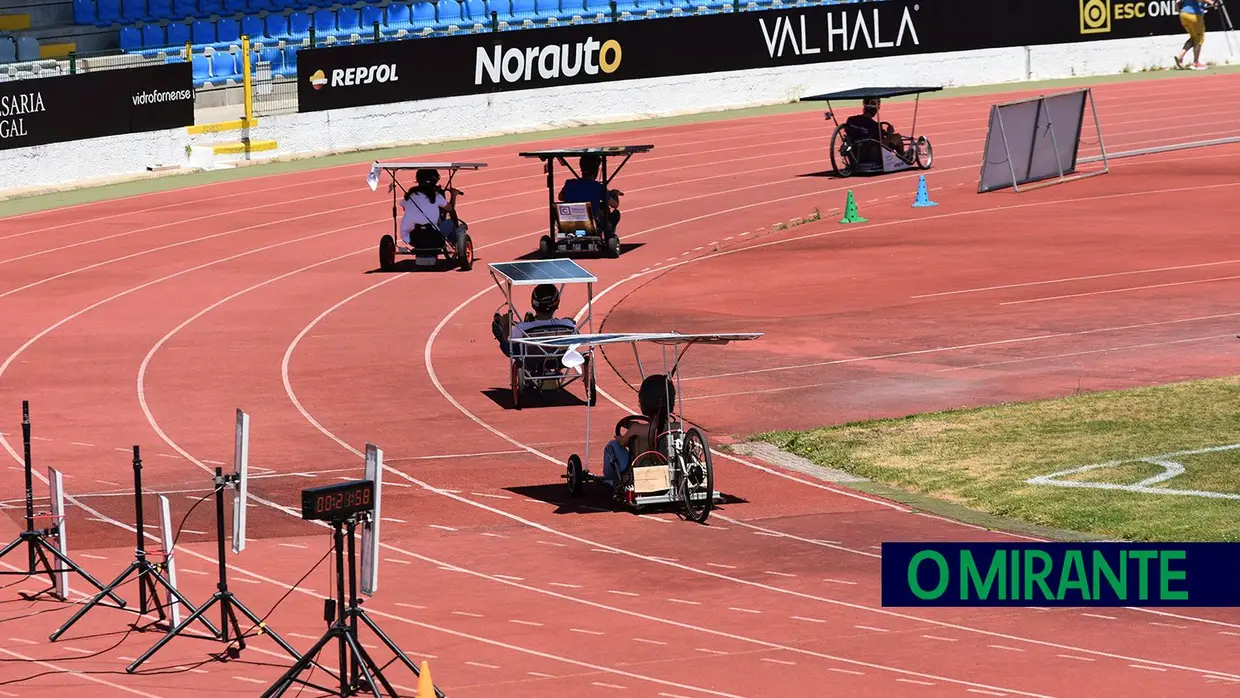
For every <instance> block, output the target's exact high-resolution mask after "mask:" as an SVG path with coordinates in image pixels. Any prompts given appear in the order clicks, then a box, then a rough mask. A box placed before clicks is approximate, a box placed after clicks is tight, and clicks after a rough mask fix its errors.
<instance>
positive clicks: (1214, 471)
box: [753, 376, 1240, 541]
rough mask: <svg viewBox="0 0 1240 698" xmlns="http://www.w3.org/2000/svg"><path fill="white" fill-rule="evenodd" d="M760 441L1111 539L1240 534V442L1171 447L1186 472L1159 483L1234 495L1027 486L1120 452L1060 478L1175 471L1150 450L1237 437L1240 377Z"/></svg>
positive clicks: (1128, 478) (1120, 478) (959, 503)
mask: <svg viewBox="0 0 1240 698" xmlns="http://www.w3.org/2000/svg"><path fill="white" fill-rule="evenodd" d="M753 439H754V440H756V441H764V442H767V443H770V444H773V445H775V446H778V447H779V448H782V449H784V450H786V451H789V452H791V453H794V454H796V455H799V456H801V457H803V458H807V459H809V460H811V461H813V462H814V463H817V464H818V465H821V466H825V467H830V468H834V469H837V470H843V471H846V472H849V473H853V474H855V475H860V476H861V477H864V478H867V479H869V480H871V481H874V482H875V483H879V484H880V485H887V486H890V487H892V488H897V491H899V492H904V493H910V495H911V496H912V498H911V499H910V498H906V497H902V498H903V499H905V501H910V502H911V503H914V504H918V503H919V502H918V499H919V498H920V499H921V501H922V502H925V501H927V500H925V497H930V498H933V499H935V500H938V501H941V502H944V503H946V505H947V506H948V507H949V508H953V509H954V508H957V507H965V508H968V509H972V510H975V511H979V512H984V513H985V514H990V515H994V516H998V517H1004V518H1006V519H1014V520H1016V521H1019V522H1025V523H1027V524H1033V525H1035V526H1041V527H1050V528H1052V529H1059V530H1067V531H1077V532H1082V533H1086V534H1093V535H1096V536H1103V537H1108V538H1121V539H1126V540H1151V541H1159V540H1164V541H1172V540H1174V541H1214V540H1217V541H1240V448H1233V449H1228V450H1219V451H1213V452H1208V453H1199V454H1193V455H1184V456H1173V457H1170V458H1169V460H1171V461H1173V462H1174V463H1178V464H1180V465H1182V466H1183V467H1184V472H1183V473H1182V474H1180V475H1177V476H1175V477H1173V478H1171V479H1169V480H1165V481H1162V482H1156V483H1150V484H1149V485H1148V486H1149V487H1151V488H1153V489H1162V490H1198V491H1205V492H1211V493H1223V494H1231V495H1236V496H1237V497H1238V498H1236V499H1226V498H1211V497H1207V496H1204V495H1200V494H1198V495H1184V494H1165V495H1162V494H1154V493H1148V492H1133V491H1126V490H1120V489H1097V488H1078V487H1061V486H1055V485H1051V484H1041V483H1039V484H1029V483H1027V482H1026V480H1028V479H1030V478H1034V477H1038V476H1046V475H1050V474H1052V473H1056V472H1059V471H1064V470H1070V469H1074V468H1079V467H1082V466H1087V465H1091V464H1101V463H1109V462H1111V461H1119V462H1120V463H1119V464H1118V465H1116V466H1114V467H1106V468H1098V469H1093V470H1088V471H1085V472H1081V473H1074V474H1070V475H1065V476H1063V477H1062V478H1061V479H1067V480H1075V481H1078V482H1094V483H1113V484H1119V485H1133V484H1136V483H1138V482H1140V481H1141V480H1144V479H1146V478H1151V477H1154V476H1156V475H1159V474H1161V473H1163V472H1165V469H1164V467H1163V466H1162V465H1158V464H1155V463H1148V462H1141V461H1140V460H1139V459H1142V458H1151V457H1154V456H1160V455H1164V454H1169V453H1175V452H1180V451H1189V450H1197V449H1203V448H1208V447H1219V446H1227V445H1232V444H1240V376H1232V377H1228V378H1219V379H1211V380H1201V381H1190V382H1185V383H1175V384H1171V385H1165V386H1157V387H1150V388H1137V389H1132V390H1124V391H1116V392H1103V393H1090V394H1082V395H1074V396H1070V397H1065V398H1059V399H1055V400H1047V401H1044V402H1032V403H1017V404H1006V405H999V406H994V407H984V408H976V409H968V410H955V411H948V412H937V413H928V414H920V415H913V416H910V417H905V418H901V419H885V420H876V421H869V422H859V423H853V424H844V425H841V426H834V427H823V428H819V429H814V430H811V431H808V432H774V433H768V434H760V435H757V436H755V437H753ZM1132 461H1137V462H1132ZM929 508H934V507H933V506H931V507H929Z"/></svg>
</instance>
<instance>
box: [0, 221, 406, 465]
mask: <svg viewBox="0 0 1240 698" xmlns="http://www.w3.org/2000/svg"><path fill="white" fill-rule="evenodd" d="M369 225H373V224H372V223H359V224H357V225H351V226H346V227H343V228H333V229H331V230H326V231H323V232H319V233H315V234H313V235H307V236H304V237H301V238H297V239H294V240H285V241H283V242H277V243H272V244H270V245H264V246H262V247H257V248H254V249H251V250H247V251H245V252H239V253H237V254H234V255H229V256H227V257H221V258H219V259H215V260H212V261H210V262H205V263H203V264H199V265H197V266H194V267H189V268H188V269H182V270H181V271H177V272H173V273H171V274H168V275H166V276H161V277H159V278H157V279H152V280H151V281H146V282H144V283H141V284H139V285H137V286H132V287H130V288H128V289H126V290H124V291H119V292H117V293H114V294H112V295H111V296H108V297H107V298H104V299H102V300H99V301H95V302H94V303H91V304H90V305H88V306H86V307H85V308H82V309H81V310H78V311H76V312H74V313H72V314H69V315H66V316H65V317H63V318H61V319H60V320H57V321H56V322H55V323H53V324H51V325H49V326H47V328H45V329H44V330H42V331H40V332H39V333H38V334H36V335H35V336H33V337H31V338H30V339H28V340H26V342H25V343H24V344H22V345H21V346H20V347H18V348H17V350H16V351H14V352H13V353H12V354H9V356H8V358H7V359H5V360H4V363H2V364H0V377H2V376H3V375H4V372H5V371H6V370H8V368H9V366H10V365H11V364H12V363H13V361H14V360H15V359H16V358H17V357H18V356H21V354H22V353H23V352H25V351H26V350H27V349H29V348H30V346H31V345H33V344H34V343H35V342H37V341H39V340H40V339H42V338H43V337H44V336H46V335H47V334H49V333H50V332H52V331H53V330H55V329H56V328H58V327H60V326H61V325H64V324H65V323H67V322H69V321H71V320H74V319H76V318H78V317H80V316H82V315H84V314H86V313H88V312H90V311H91V310H93V309H95V308H98V307H99V306H101V305H104V304H105V303H109V302H111V301H114V300H116V299H117V298H122V297H124V296H127V295H129V294H131V293H135V292H137V291H140V290H142V289H145V288H149V287H151V286H154V285H156V284H158V283H161V282H164V281H167V280H169V279H173V278H176V277H178V276H182V275H185V274H189V273H191V272H194V271H198V270H200V269H205V268H207V267H210V266H214V265H216V264H222V263H224V262H228V261H232V260H234V259H240V258H241V257H246V256H249V255H252V254H257V253H259V252H265V251H267V250H271V249H275V248H277V247H283V246H285V245H291V244H295V243H298V242H304V241H306V240H312V239H314V238H319V237H323V236H326V235H332V234H335V233H339V232H343V231H346V230H353V229H354V228H360V227H364V226H369ZM393 278H399V277H393ZM157 429H158V427H157ZM164 441H165V443H168V439H166V438H165V439H164ZM0 445H3V446H4V450H6V451H8V452H9V455H11V456H13V458H14V459H15V460H17V461H18V462H23V461H22V460H21V458H20V457H19V456H18V455H17V452H16V451H14V450H13V447H12V445H10V444H9V441H8V439H6V438H4V437H3V436H0ZM170 445H171V444H170ZM177 450H178V451H181V449H179V447H178V449H177ZM182 452H183V451H182ZM193 462H195V463H196V464H197V465H198V467H200V468H203V469H204V470H208V472H214V471H211V470H210V469H209V468H207V466H205V465H202V464H201V463H198V462H197V461H196V460H195V461H193Z"/></svg>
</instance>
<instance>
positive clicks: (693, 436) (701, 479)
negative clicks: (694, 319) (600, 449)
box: [514, 332, 762, 523]
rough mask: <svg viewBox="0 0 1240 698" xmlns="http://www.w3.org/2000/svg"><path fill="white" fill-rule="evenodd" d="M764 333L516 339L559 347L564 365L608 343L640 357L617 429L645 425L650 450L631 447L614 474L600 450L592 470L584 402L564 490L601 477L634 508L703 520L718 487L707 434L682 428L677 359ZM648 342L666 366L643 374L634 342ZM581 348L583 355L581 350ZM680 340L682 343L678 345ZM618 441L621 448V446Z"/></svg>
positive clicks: (588, 357) (612, 459)
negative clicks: (669, 509) (580, 446)
mask: <svg viewBox="0 0 1240 698" xmlns="http://www.w3.org/2000/svg"><path fill="white" fill-rule="evenodd" d="M761 336H762V333H761V332H744V333H723V334H680V333H678V332H635V333H612V334H607V333H601V334H583V335H569V336H564V337H552V338H547V339H517V340H514V341H516V342H519V343H522V344H526V345H529V346H532V347H540V348H546V349H564V350H565V353H564V357H563V359H562V361H563V363H564V365H565V366H568V367H570V368H574V367H579V366H581V365H583V364H586V363H587V362H588V363H589V365H594V351H595V348H596V347H601V346H606V345H609V344H630V345H632V347H633V354H634V356H636V357H637V366H638V371H639V372H640V373H641V376H642V385H641V388H640V390H639V391H638V400H639V402H640V403H641V405H640V407H641V414H634V415H629V416H627V417H624V418H623V419H621V420H620V421H619V422H618V423H617V424H616V429H615V436H616V439H620V438H621V435H622V433H623V432H624V431H625V430H626V429H629V428H630V427H633V426H638V425H642V424H644V425H645V427H646V430H645V431H646V439H645V440H646V442H647V443H648V444H649V450H645V451H642V452H640V453H629V452H627V450H626V451H625V452H626V453H627V455H628V460H629V467H628V468H627V469H625V471H624V472H623V473H620V474H617V473H616V471H617V467H616V465H617V463H616V455H615V454H614V453H613V452H612V450H611V449H604V454H603V474H602V475H596V474H594V473H591V472H590V470H589V466H588V464H589V462H590V407H589V406H588V405H587V407H586V445H585V460H584V461H583V460H582V458H581V457H579V456H578V455H577V454H576V453H574V454H572V455H570V456H569V457H568V463H567V472H566V473H565V475H564V476H563V477H564V478H565V479H566V480H567V481H568V491H569V493H570V494H571V495H573V496H580V494H581V492H582V488H583V485H584V484H585V483H588V482H598V483H602V484H604V485H606V486H607V487H608V488H609V489H610V491H611V493H612V496H613V498H614V499H615V500H616V501H618V502H620V503H621V504H622V505H625V506H627V507H629V508H630V509H632V510H634V511H640V510H641V509H643V508H645V507H649V506H655V505H661V504H679V505H681V506H683V507H684V510H685V515H686V517H687V518H688V519H689V520H691V521H695V522H697V523H703V522H705V521H706V519H707V517H708V516H710V511H711V509H712V508H713V507H714V505H715V504H716V503H720V502H722V501H723V497H722V496H721V495H720V494H719V492H718V491H716V490H715V472H714V467H713V466H712V464H711V453H710V444H709V442H708V441H707V439H706V434H705V433H704V432H703V431H702V430H701V429H699V428H698V427H695V426H690V427H688V428H685V425H684V422H683V418H682V414H683V408H684V397H683V393H682V391H681V390H680V382H681V381H680V372H679V368H680V360H681V359H682V358H683V357H684V355H685V352H687V351H688V350H689V347H691V346H693V345H695V344H728V343H729V342H734V341H744V340H753V339H757V338H759V337H761ZM642 343H647V344H656V345H659V346H661V347H662V354H663V372H662V373H656V374H651V375H647V372H646V367H645V366H644V364H643V363H642V360H641V356H640V355H639V354H638V351H637V345H638V344H642ZM581 347H585V348H586V350H585V354H584V355H583V354H582V353H581V351H579V349H580V348H581ZM679 347H683V349H679V352H678V351H677V349H678V348H679ZM621 448H625V447H624V446H621Z"/></svg>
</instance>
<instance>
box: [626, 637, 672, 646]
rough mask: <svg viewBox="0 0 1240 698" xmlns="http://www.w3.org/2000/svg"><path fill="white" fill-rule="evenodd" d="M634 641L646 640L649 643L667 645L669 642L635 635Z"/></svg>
mask: <svg viewBox="0 0 1240 698" xmlns="http://www.w3.org/2000/svg"><path fill="white" fill-rule="evenodd" d="M633 642H644V643H646V644H648V645H666V644H667V643H666V642H663V641H662V640H647V639H646V638H644V637H635V638H633Z"/></svg>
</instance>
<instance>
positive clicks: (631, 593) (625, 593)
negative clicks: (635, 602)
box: [607, 589, 641, 596]
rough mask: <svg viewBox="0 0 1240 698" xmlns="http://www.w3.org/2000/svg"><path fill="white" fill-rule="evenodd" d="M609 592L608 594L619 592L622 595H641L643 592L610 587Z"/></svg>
mask: <svg viewBox="0 0 1240 698" xmlns="http://www.w3.org/2000/svg"><path fill="white" fill-rule="evenodd" d="M607 593H608V594H619V595H621V596H641V594H637V593H634V592H631V591H620V590H619V589H608V590H607Z"/></svg>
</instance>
